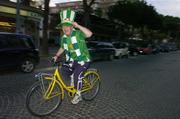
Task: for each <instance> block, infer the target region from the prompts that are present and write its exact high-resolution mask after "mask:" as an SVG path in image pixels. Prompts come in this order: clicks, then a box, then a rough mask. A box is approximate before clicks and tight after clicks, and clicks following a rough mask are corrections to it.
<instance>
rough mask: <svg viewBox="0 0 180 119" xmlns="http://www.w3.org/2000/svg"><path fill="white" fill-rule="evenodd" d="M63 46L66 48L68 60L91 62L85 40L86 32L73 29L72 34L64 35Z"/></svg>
mask: <svg viewBox="0 0 180 119" xmlns="http://www.w3.org/2000/svg"><path fill="white" fill-rule="evenodd" d="M61 48H63V49H64V50H65V54H66V61H78V62H89V61H90V55H89V51H88V49H87V46H86V42H85V34H84V33H83V32H81V31H80V30H75V29H73V31H72V33H71V35H70V36H66V35H64V36H62V39H61Z"/></svg>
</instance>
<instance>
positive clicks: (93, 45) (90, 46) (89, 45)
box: [87, 42, 97, 48]
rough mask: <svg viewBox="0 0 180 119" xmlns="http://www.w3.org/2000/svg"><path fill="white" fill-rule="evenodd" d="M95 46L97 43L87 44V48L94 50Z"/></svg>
mask: <svg viewBox="0 0 180 119" xmlns="http://www.w3.org/2000/svg"><path fill="white" fill-rule="evenodd" d="M96 45H97V43H91V42H88V43H87V47H88V48H96Z"/></svg>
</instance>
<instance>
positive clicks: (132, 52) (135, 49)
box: [128, 43, 139, 56]
mask: <svg viewBox="0 0 180 119" xmlns="http://www.w3.org/2000/svg"><path fill="white" fill-rule="evenodd" d="M128 50H129V55H131V56H137V55H138V54H139V51H138V47H137V45H136V44H134V43H130V44H129V48H128Z"/></svg>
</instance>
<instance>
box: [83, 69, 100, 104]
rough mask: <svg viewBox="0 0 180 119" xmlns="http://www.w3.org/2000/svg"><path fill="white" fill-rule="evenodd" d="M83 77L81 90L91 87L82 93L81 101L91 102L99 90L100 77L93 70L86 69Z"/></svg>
mask: <svg viewBox="0 0 180 119" xmlns="http://www.w3.org/2000/svg"><path fill="white" fill-rule="evenodd" d="M84 76H85V77H84V78H83V80H82V82H83V84H82V90H84V89H85V88H89V87H90V86H92V88H90V89H88V90H87V91H85V92H82V99H83V100H85V101H91V100H93V99H94V98H95V97H96V96H97V94H98V92H99V90H100V84H101V83H100V76H99V74H98V72H97V70H95V69H88V70H87V72H85V74H84ZM88 85H89V86H88Z"/></svg>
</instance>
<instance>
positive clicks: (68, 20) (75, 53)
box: [53, 9, 92, 104]
mask: <svg viewBox="0 0 180 119" xmlns="http://www.w3.org/2000/svg"><path fill="white" fill-rule="evenodd" d="M60 18H61V23H60V24H58V27H61V28H62V30H63V33H64V35H63V36H62V38H61V46H60V48H59V50H58V51H57V53H56V55H55V56H54V57H53V59H54V60H55V61H56V60H57V59H58V57H60V56H61V54H62V53H63V52H65V55H66V61H67V62H68V66H69V68H67V67H65V66H64V67H62V70H66V71H67V69H68V72H69V73H68V74H70V77H71V86H75V87H76V88H77V93H76V94H75V96H74V98H73V99H72V101H71V102H72V104H77V103H78V102H79V101H81V100H82V98H81V93H80V91H81V87H82V76H81V74H82V72H83V71H85V70H86V69H88V68H89V65H90V55H89V51H88V49H87V46H86V42H85V39H86V38H89V37H91V36H92V32H91V31H90V30H89V29H87V28H85V27H83V26H81V25H79V24H78V23H77V22H74V18H75V12H74V11H72V10H70V9H67V10H64V11H62V12H60Z"/></svg>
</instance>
